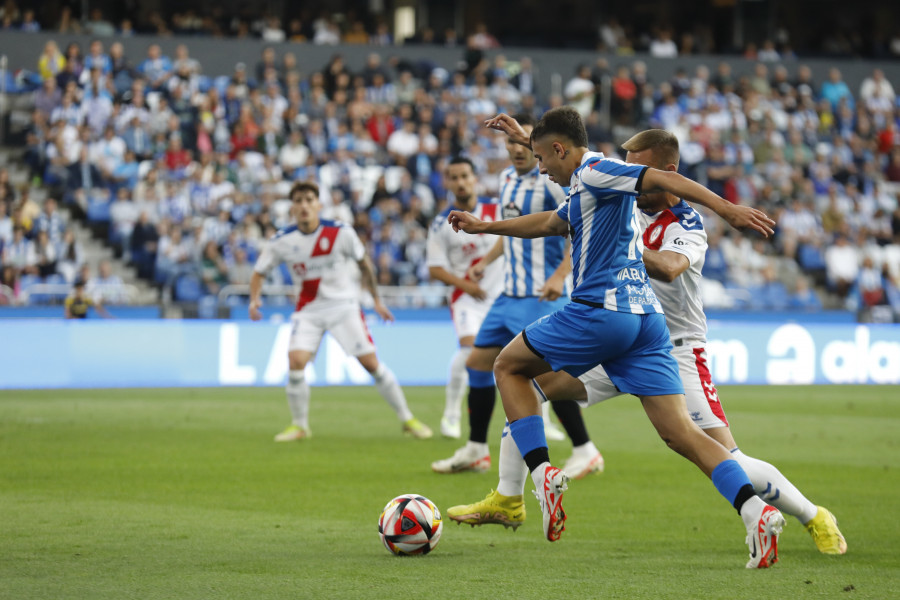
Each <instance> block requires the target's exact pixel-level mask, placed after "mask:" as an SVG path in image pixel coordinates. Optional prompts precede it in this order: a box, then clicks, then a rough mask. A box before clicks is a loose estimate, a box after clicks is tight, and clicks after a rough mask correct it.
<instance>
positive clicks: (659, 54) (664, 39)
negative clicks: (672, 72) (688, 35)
mask: <svg viewBox="0 0 900 600" xmlns="http://www.w3.org/2000/svg"><path fill="white" fill-rule="evenodd" d="M650 56H652V57H654V58H675V57H677V56H678V46H676V45H675V41H674V40H673V39H672V30H671V29H669V28H668V27H661V28H660V29H659V30H658V31H657V32H656V34H655V35H654V36H653V39H652V40H651V41H650Z"/></svg>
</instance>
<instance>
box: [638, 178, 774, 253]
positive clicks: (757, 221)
mask: <svg viewBox="0 0 900 600" xmlns="http://www.w3.org/2000/svg"><path fill="white" fill-rule="evenodd" d="M660 190H662V191H667V192H669V193H671V194H675V195H676V196H678V197H679V198H684V199H685V200H687V201H688V202H694V203H696V204H700V205H701V206H705V207H706V208H708V209H710V210H712V211H713V212H715V213H716V214H717V215H719V216H720V217H722V218H723V219H725V221H726V222H727V223H728V224H729V225H731V226H732V227H734V228H735V229H752V230H754V231H758V232H759V233H761V234H763V236H765V237H769V236H770V235H772V234H774V233H775V232H774V230H773V229H772V226H774V225H775V221H773V220H772V219H770V218H769V216H768V215H767V214H766V213H764V212H763V211H761V210H758V209H755V208H751V207H749V206H741V205H735V204H732V203H731V202H729V201H728V200H726V199H725V198H722V197H721V196H719V195H718V194H715V193H713V192H711V191H710V190H708V189H706V188H705V187H703V186H702V185H700V184H699V183H697V182H696V181H691V180H690V179H688V178H687V177H684V176H682V175H679V174H678V173H674V172H672V171H660V170H658V169H653V168H650V169H647V170H646V171H645V172H644V178H643V180H642V181H641V190H640V191H641V192H654V191H660Z"/></svg>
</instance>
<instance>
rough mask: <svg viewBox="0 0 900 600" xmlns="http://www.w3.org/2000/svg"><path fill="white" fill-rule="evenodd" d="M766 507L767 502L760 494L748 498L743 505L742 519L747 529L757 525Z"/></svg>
mask: <svg viewBox="0 0 900 600" xmlns="http://www.w3.org/2000/svg"><path fill="white" fill-rule="evenodd" d="M765 507H766V503H765V502H763V501H762V500H760V499H759V496H750V497H749V498H747V501H746V502H744V505H743V506H741V520H742V521H743V522H744V527H746V528H747V529H750V528H751V527H756V524H757V523H758V519H759V516H760V515H761V514H762V511H763V509H764V508H765Z"/></svg>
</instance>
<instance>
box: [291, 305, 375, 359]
mask: <svg viewBox="0 0 900 600" xmlns="http://www.w3.org/2000/svg"><path fill="white" fill-rule="evenodd" d="M326 331H327V332H328V333H330V334H331V336H332V337H333V338H334V339H335V340H337V343H338V344H340V345H341V348H343V349H344V352H346V353H347V354H348V355H350V356H364V355H366V354H371V353H373V352H375V343H374V342H373V341H372V335H371V334H370V333H369V328H368V326H367V325H366V318H365V316H364V315H363V312H362V309H361V308H360V307H359V304H356V303H352V304H347V305H344V306H340V307H335V308H329V309H327V310H315V311H308V310H301V311H298V312H295V313H294V314H293V315H291V341H290V344H289V345H288V351H290V352H293V351H294V350H306V351H307V352H311V353H313V354H315V353H316V351H317V350H318V349H319V344H320V343H321V342H322V337H323V336H324V335H325V332H326Z"/></svg>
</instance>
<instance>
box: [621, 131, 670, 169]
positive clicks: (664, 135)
mask: <svg viewBox="0 0 900 600" xmlns="http://www.w3.org/2000/svg"><path fill="white" fill-rule="evenodd" d="M622 148H623V149H624V150H627V151H628V152H643V151H644V150H650V151H652V152H653V156H654V157H655V158H656V159H657V160H658V161H660V162H661V163H662V166H660V167H657V168H660V169H662V168H665V165H670V164H671V165H675V166H676V167H677V166H678V158H679V153H678V138H677V137H675V134H674V133H672V132H669V131H666V130H665V129H647V130H646V131H641V132H640V133H636V134H635V135H633V136H632V137H631V138H630V139H628V141H626V142H625V143H624V144H622Z"/></svg>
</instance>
